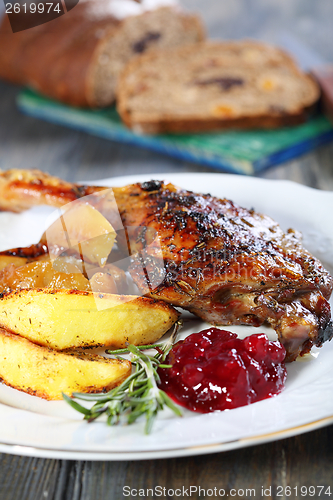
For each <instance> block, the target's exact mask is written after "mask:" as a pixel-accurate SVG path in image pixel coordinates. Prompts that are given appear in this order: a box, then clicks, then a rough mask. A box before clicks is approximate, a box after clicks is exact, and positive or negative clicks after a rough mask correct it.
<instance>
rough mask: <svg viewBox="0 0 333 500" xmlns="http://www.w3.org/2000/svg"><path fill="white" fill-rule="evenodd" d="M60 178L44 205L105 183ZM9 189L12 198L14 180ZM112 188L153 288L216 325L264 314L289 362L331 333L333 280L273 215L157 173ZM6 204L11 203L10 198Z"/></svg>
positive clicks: (258, 320)
mask: <svg viewBox="0 0 333 500" xmlns="http://www.w3.org/2000/svg"><path fill="white" fill-rule="evenodd" d="M34 175H36V176H37V177H38V171H36V172H35V173H34ZM42 175H43V185H44V186H45V184H46V185H47V184H48V179H49V180H50V183H51V184H54V183H55V184H56V178H51V177H48V176H46V177H45V175H46V174H42ZM0 182H1V179H0ZM59 183H60V184H61V186H62V188H61V189H62V191H61V195H59V196H58V197H56V196H55V197H54V196H53V197H52V198H47V202H48V204H55V205H56V206H60V205H61V203H62V204H63V203H66V202H69V201H73V198H75V196H76V197H77V198H80V197H81V196H84V195H85V194H91V193H92V192H94V191H98V190H100V189H103V188H96V187H89V188H87V187H85V186H83V187H82V188H80V187H79V186H76V185H73V184H70V183H63V181H59ZM65 186H67V187H65ZM3 189H5V187H4V184H3ZM25 189H26V190H28V191H31V195H30V196H28V197H27V199H29V201H30V202H33V204H41V203H43V202H44V201H43V197H42V196H40V197H38V195H37V194H34V192H36V191H37V192H38V189H39V184H38V182H35V183H34V182H30V183H29V182H28V185H26V188H25ZM85 190H87V191H86V193H85V194H84V192H85ZM13 191H14V194H13ZM12 194H13V198H12V199H13V200H14V199H15V188H12ZM0 195H1V196H2V194H1V192H0ZM114 195H115V198H116V201H117V205H118V208H119V211H120V216H121V219H122V222H123V224H124V227H125V228H130V230H128V240H129V242H127V243H129V244H130V247H131V253H132V254H133V263H132V265H131V268H130V272H131V274H132V277H133V279H134V280H135V281H136V283H137V285H138V286H139V288H141V289H142V291H143V292H144V293H146V294H147V295H149V296H150V297H153V298H158V299H162V300H164V301H166V302H169V303H171V304H173V305H174V306H180V307H183V308H185V309H188V310H189V311H191V312H192V313H194V314H196V315H197V316H199V317H200V318H202V319H204V320H206V321H208V322H209V323H213V324H215V325H235V324H245V325H252V326H256V327H258V326H260V325H262V324H264V323H268V324H270V325H271V326H272V327H273V328H274V329H275V330H276V332H277V335H278V338H279V340H280V342H281V343H282V344H284V346H285V348H286V351H287V360H288V361H293V360H294V359H296V357H297V356H298V355H304V354H306V353H307V352H309V351H310V349H311V347H312V346H313V345H316V346H321V345H322V344H323V342H325V341H327V340H329V339H331V338H332V336H333V326H332V321H331V311H330V305H329V303H328V299H329V297H330V295H331V292H332V288H333V279H332V277H331V276H330V275H329V273H328V272H327V271H326V270H325V269H324V268H323V266H322V264H321V263H320V262H319V261H318V259H316V258H315V257H313V256H312V255H311V254H310V253H309V252H308V251H307V250H305V249H304V248H303V247H302V243H301V239H300V235H299V234H298V233H297V232H296V231H293V230H291V229H290V230H288V231H287V232H286V233H284V232H283V231H282V229H281V228H280V226H279V225H278V224H277V223H276V222H275V221H273V220H272V219H271V218H270V217H268V216H265V215H262V214H259V213H257V212H255V211H254V210H247V209H244V208H242V207H239V206H238V205H236V204H235V203H233V202H232V201H230V200H227V199H218V198H215V197H212V196H210V195H201V194H195V193H192V192H190V191H186V190H183V189H179V188H177V187H175V186H174V185H172V184H164V183H163V182H160V181H150V182H145V183H142V184H140V183H138V184H133V185H130V186H125V187H123V188H114ZM8 199H10V196H7V200H8ZM8 206H10V203H8V205H7V208H6V209H9V208H8ZM11 209H12V210H14V211H18V210H17V207H16V210H15V202H13V206H12V208H11ZM156 235H157V237H156ZM120 240H121V238H119V242H120V243H121V241H120ZM161 260H163V266H161V265H160V261H161ZM143 268H144V270H145V271H144V272H143V270H142V269H143ZM147 281H148V288H147Z"/></svg>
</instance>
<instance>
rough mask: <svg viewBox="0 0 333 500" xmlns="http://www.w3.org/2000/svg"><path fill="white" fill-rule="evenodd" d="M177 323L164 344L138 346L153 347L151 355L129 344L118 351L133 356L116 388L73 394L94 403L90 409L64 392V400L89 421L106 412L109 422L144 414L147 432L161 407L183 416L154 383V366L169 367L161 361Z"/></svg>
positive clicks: (113, 352) (115, 422)
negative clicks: (126, 373)
mask: <svg viewBox="0 0 333 500" xmlns="http://www.w3.org/2000/svg"><path fill="white" fill-rule="evenodd" d="M180 326H181V322H178V323H177V324H176V327H175V330H174V332H173V334H172V335H171V337H170V339H169V341H168V342H167V344H166V345H165V346H163V347H161V346H160V344H157V345H149V346H141V347H144V348H145V349H152V348H155V349H156V350H157V354H155V355H154V356H151V355H148V354H145V353H143V352H141V351H140V348H138V347H136V346H134V345H129V346H128V347H127V349H125V350H121V351H122V352H123V351H125V352H130V353H132V355H133V357H132V359H131V362H132V365H133V367H134V372H133V373H132V374H131V375H130V376H129V377H127V379H126V380H124V382H123V383H122V384H120V385H119V386H118V387H115V388H114V389H112V390H111V391H109V392H107V393H100V394H85V393H79V392H74V393H73V395H72V397H73V398H75V399H80V400H83V401H89V402H95V404H94V405H93V406H92V408H90V409H89V408H86V407H84V406H82V405H81V404H79V403H77V402H76V401H74V400H73V399H72V398H70V397H69V396H67V395H66V394H63V398H64V400H65V401H66V402H67V403H68V404H69V405H70V406H71V407H72V408H74V410H77V411H79V412H80V413H83V415H84V419H85V420H87V421H88V422H92V421H94V420H96V418H98V417H100V416H101V415H103V414H105V415H106V416H107V423H108V424H109V425H115V424H118V423H119V422H120V420H121V418H122V417H126V418H127V423H128V424H132V423H134V422H135V421H136V420H137V419H138V418H139V417H141V416H142V415H145V417H146V425H145V433H146V434H149V433H150V432H151V429H152V426H153V423H154V420H155V418H156V416H157V414H158V412H159V411H160V410H162V409H163V408H164V406H167V407H169V408H170V409H171V410H172V411H173V412H174V413H175V414H176V415H177V416H182V412H181V411H180V409H179V408H178V407H177V406H176V405H175V404H174V403H173V401H172V400H171V399H170V397H169V396H168V395H167V394H166V393H165V392H164V391H162V390H161V389H159V387H158V385H157V384H158V383H159V381H160V378H159V375H158V373H157V369H158V368H159V367H160V368H171V365H166V364H164V363H163V362H164V361H165V358H166V356H167V354H168V352H169V351H170V349H171V348H172V345H173V342H174V339H175V337H176V335H177V332H178V330H179V328H180ZM119 351H120V350H117V351H107V352H108V353H110V354H118V353H119Z"/></svg>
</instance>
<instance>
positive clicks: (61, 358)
mask: <svg viewBox="0 0 333 500" xmlns="http://www.w3.org/2000/svg"><path fill="white" fill-rule="evenodd" d="M130 373H131V363H130V362H129V361H127V360H120V359H110V358H109V359H108V358H103V357H102V356H97V355H96V354H86V353H79V352H75V351H71V352H65V353H64V352H59V351H55V350H53V349H49V348H47V347H42V346H39V345H36V344H34V343H32V342H30V341H29V340H27V339H24V338H22V337H20V336H19V335H15V334H12V333H9V332H8V331H6V330H4V329H2V328H0V377H1V379H2V380H3V381H4V382H5V383H6V384H7V385H9V386H11V387H14V388H15V389H18V390H20V391H24V392H27V393H29V394H32V395H35V396H39V397H40V398H44V399H49V400H54V399H62V394H61V393H62V392H64V393H66V394H68V395H71V394H72V393H73V392H75V391H76V392H101V391H105V390H110V389H112V388H113V387H115V386H116V385H119V384H120V383H121V382H122V381H123V380H124V379H125V378H126V377H128V376H129V375H130Z"/></svg>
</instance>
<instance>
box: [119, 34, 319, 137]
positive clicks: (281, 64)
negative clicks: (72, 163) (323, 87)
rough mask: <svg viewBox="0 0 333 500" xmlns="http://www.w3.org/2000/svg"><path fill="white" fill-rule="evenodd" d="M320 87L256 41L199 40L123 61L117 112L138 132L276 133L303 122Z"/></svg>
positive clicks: (282, 55) (281, 54) (286, 57)
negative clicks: (249, 130)
mask: <svg viewBox="0 0 333 500" xmlns="http://www.w3.org/2000/svg"><path fill="white" fill-rule="evenodd" d="M319 94H320V91H319V87H318V85H317V84H316V83H315V81H314V80H313V79H312V78H311V77H310V76H308V75H306V74H305V73H303V72H302V71H301V70H300V69H298V67H297V65H296V64H295V62H294V61H293V60H292V59H291V57H289V55H287V54H286V53H285V52H283V51H282V50H280V49H278V48H275V47H272V46H270V45H266V44H263V43H260V42H255V41H250V40H244V41H239V42H202V43H197V44H193V45H191V46H186V47H179V48H173V49H165V50H162V51H154V52H151V53H149V54H145V55H142V56H139V57H137V58H135V59H133V60H132V61H131V62H129V63H128V65H127V66H126V68H125V70H124V72H123V73H122V75H121V77H120V79H119V86H118V92H117V106H118V111H119V113H120V116H121V118H122V120H123V121H124V123H125V124H126V125H127V126H128V127H131V128H132V129H134V130H135V131H137V132H142V133H148V134H156V133H164V132H191V133H192V132H194V133H195V132H205V131H213V130H220V129H229V128H237V129H247V128H275V127H280V126H287V125H294V124H298V123H300V122H302V121H304V120H305V119H306V117H307V114H308V112H309V110H311V109H312V108H313V107H314V105H315V103H316V102H317V100H318V99H319Z"/></svg>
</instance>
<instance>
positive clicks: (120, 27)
mask: <svg viewBox="0 0 333 500" xmlns="http://www.w3.org/2000/svg"><path fill="white" fill-rule="evenodd" d="M168 3H171V4H172V3H173V2H172V1H170V0H169V2H167V1H166V0H141V1H140V0H139V1H135V0H81V1H80V3H79V4H78V5H77V6H76V7H75V8H73V9H72V10H70V11H69V12H67V13H66V14H65V15H63V16H61V17H59V18H58V19H55V20H53V21H50V22H49V23H45V24H43V25H41V26H37V27H35V28H31V29H27V30H25V31H21V32H18V33H14V34H13V33H12V31H11V27H10V24H9V20H8V17H7V16H4V19H3V22H2V25H1V28H0V78H3V79H6V80H8V81H10V82H13V83H17V84H23V85H29V86H31V87H32V88H34V89H36V90H37V91H39V92H40V93H42V94H44V95H46V96H49V97H51V98H54V99H57V100H60V101H63V102H65V103H68V104H71V105H74V106H89V107H103V106H108V105H109V104H111V103H112V102H113V101H114V98H115V88H116V83H117V78H118V75H119V73H120V72H121V70H122V69H123V67H124V66H125V64H126V63H127V62H128V61H129V59H130V58H131V57H133V56H134V55H136V54H139V53H142V52H145V51H149V50H151V49H152V48H157V47H161V48H162V47H175V46H179V45H184V44H189V43H194V42H197V41H200V40H202V39H203V38H204V30H203V27H202V24H201V21H200V19H199V18H198V17H197V16H195V15H189V14H185V13H184V12H182V11H181V10H180V9H179V8H178V7H177V6H173V5H170V6H169V7H168V6H164V5H165V4H168Z"/></svg>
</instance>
